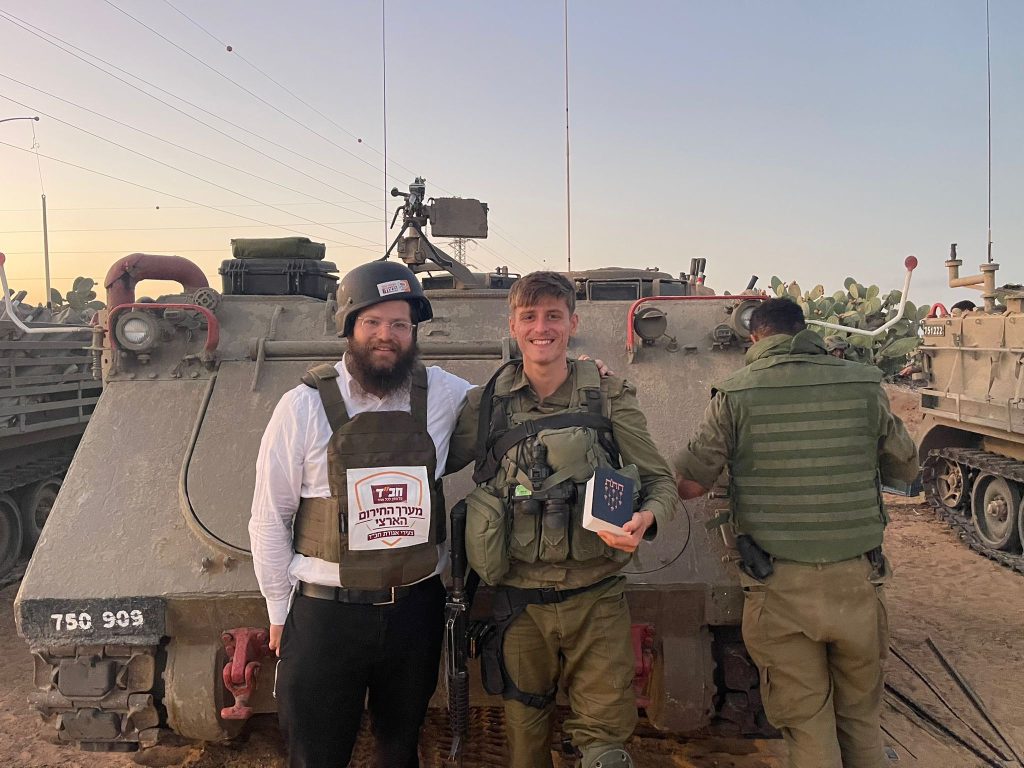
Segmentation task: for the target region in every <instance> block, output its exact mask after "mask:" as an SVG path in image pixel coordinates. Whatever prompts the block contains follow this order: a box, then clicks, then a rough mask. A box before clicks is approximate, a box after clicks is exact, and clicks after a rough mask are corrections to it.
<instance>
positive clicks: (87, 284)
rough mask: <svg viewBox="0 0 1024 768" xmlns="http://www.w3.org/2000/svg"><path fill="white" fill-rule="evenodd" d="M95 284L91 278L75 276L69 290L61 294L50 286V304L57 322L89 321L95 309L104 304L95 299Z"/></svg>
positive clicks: (100, 307)
mask: <svg viewBox="0 0 1024 768" xmlns="http://www.w3.org/2000/svg"><path fill="white" fill-rule="evenodd" d="M95 285H96V281H95V280H93V279H92V278H89V277H76V278H75V282H74V283H73V284H72V286H71V290H70V291H68V292H67V293H66V294H65V295H63V296H61V294H60V291H58V290H57V289H56V288H51V289H50V306H52V307H53V314H54V319H55V320H56V321H57V322H84V323H87V322H89V320H91V319H92V316H93V315H94V314H96V312H97V310H100V309H103V307H104V306H105V305H104V303H103V302H102V301H98V300H97V299H96V291H94V290H93V286H95Z"/></svg>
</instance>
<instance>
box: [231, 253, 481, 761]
mask: <svg viewBox="0 0 1024 768" xmlns="http://www.w3.org/2000/svg"><path fill="white" fill-rule="evenodd" d="M431 316H432V311H431V308H430V303H429V302H428V301H427V299H426V297H425V296H424V295H423V290H422V288H421V287H420V284H419V281H418V280H417V279H416V277H415V276H414V275H413V273H412V272H411V271H410V270H409V268H408V267H406V266H405V265H404V264H397V263H394V262H388V261H375V262H371V263H369V264H363V265H361V266H359V267H356V268H355V269H353V270H352V271H350V272H349V273H348V274H347V275H345V277H344V279H343V280H342V281H341V285H340V286H339V288H338V314H337V326H338V333H339V335H341V336H344V337H346V338H347V339H348V342H349V345H348V351H347V352H346V353H345V355H344V357H343V358H342V360H341V361H340V362H338V363H337V364H335V365H329V364H328V365H321V366H316V367H314V368H312V369H311V370H310V371H309V373H307V375H306V376H304V377H303V379H302V382H303V383H301V384H299V385H298V386H297V387H295V389H292V390H291V391H289V392H287V393H285V395H284V396H283V397H282V398H281V401H280V402H279V403H278V405H277V407H276V408H275V410H274V413H273V416H271V419H270V423H269V424H268V426H267V430H266V432H265V433H264V435H263V441H262V443H261V445H260V451H259V458H258V460H257V466H256V486H255V494H254V497H253V504H252V518H251V520H250V523H249V536H250V540H251V542H252V554H253V565H254V567H255V570H256V577H257V579H258V580H259V584H260V589H261V591H262V592H263V596H264V597H265V598H266V601H267V612H268V613H269V616H270V647H271V648H272V649H274V650H275V651H277V653H278V655H279V656H280V661H279V662H278V669H277V687H276V693H277V702H278V712H279V717H280V720H281V725H282V729H283V731H284V733H285V736H286V740H287V743H288V750H289V758H290V765H291V766H293V767H299V766H301V767H303V768H306V767H313V766H344V765H348V762H349V759H350V756H351V754H352V747H353V745H354V744H355V739H356V734H357V732H358V730H359V723H360V719H361V717H362V713H363V709H364V703H366V702H367V693H369V698H368V706H369V711H370V716H371V720H372V723H373V733H374V737H375V739H376V749H377V762H376V765H377V766H378V768H415V766H417V765H418V764H419V762H418V758H417V743H418V740H419V731H420V726H421V725H422V723H423V718H424V716H425V714H426V708H427V703H428V702H429V700H430V697H431V695H432V694H433V692H434V688H435V687H436V684H437V672H438V665H439V661H440V651H441V637H442V631H443V611H444V599H445V598H444V587H443V585H442V583H441V578H440V574H441V572H442V571H443V569H444V568H445V567H446V565H447V551H446V549H445V548H444V546H443V543H444V541H445V535H446V525H445V518H446V509H445V504H444V498H443V496H442V494H441V483H440V477H441V474H442V473H443V471H444V466H445V462H446V459H447V454H448V445H449V441H450V439H451V435H452V432H453V431H454V429H455V423H456V415H457V414H458V412H459V408H460V407H461V405H462V403H463V402H464V400H465V396H466V393H467V391H468V390H469V389H470V386H471V385H470V384H469V383H467V382H466V381H463V380H462V379H460V378H458V377H457V376H453V375H451V374H449V373H446V372H445V371H443V370H441V369H440V368H436V367H431V368H425V367H424V366H423V365H422V364H420V363H419V361H418V360H417V348H416V336H415V330H416V324H417V323H419V322H422V321H425V320H429V319H430V318H431Z"/></svg>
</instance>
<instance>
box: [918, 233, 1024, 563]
mask: <svg viewBox="0 0 1024 768" xmlns="http://www.w3.org/2000/svg"><path fill="white" fill-rule="evenodd" d="M962 265H963V261H962V260H961V259H959V258H957V254H956V245H955V244H954V245H953V246H952V247H951V248H950V257H949V259H948V260H947V261H946V268H947V269H948V271H949V286H950V287H951V288H973V289H976V290H979V291H981V305H980V306H975V304H974V302H971V301H967V302H958V304H954V305H953V307H951V308H950V310H947V309H946V308H945V307H944V306H943V305H941V304H936V305H934V306H933V307H932V309H931V312H930V313H929V315H928V317H927V318H926V319H925V320H924V322H923V324H922V329H923V334H924V341H923V345H922V347H921V350H920V361H921V362H920V366H921V371H920V373H918V374H917V375H916V377H917V378H918V379H919V380H920V381H922V383H923V384H924V388H922V389H921V410H922V412H923V413H924V427H925V432H924V436H923V437H922V439H921V446H920V455H921V462H922V467H923V469H922V479H923V482H924V486H925V490H926V492H927V494H928V500H929V502H930V503H931V504H932V505H933V506H934V507H935V509H936V510H937V511H938V513H939V514H940V515H941V516H942V517H944V518H945V519H946V520H947V521H949V523H950V524H951V525H953V527H954V528H956V529H957V530H958V531H959V532H960V534H961V538H963V539H964V541H966V542H967V543H968V544H969V545H970V546H971V548H972V549H974V550H976V551H978V552H980V553H981V554H983V555H986V556H987V557H989V558H991V559H993V560H995V561H997V562H1000V563H1002V564H1003V565H1006V566H1008V567H1010V568H1013V569H1015V570H1017V571H1019V572H1021V573H1024V556H1022V555H1021V529H1022V526H1024V505H1022V494H1024V370H1022V361H1024V287H1022V286H1020V285H1004V286H1002V287H997V286H996V272H997V271H998V269H999V265H998V264H993V263H991V262H988V263H985V264H982V265H981V267H980V269H979V273H978V274H976V275H971V276H961V275H960V267H961V266H962Z"/></svg>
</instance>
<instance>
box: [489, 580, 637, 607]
mask: <svg viewBox="0 0 1024 768" xmlns="http://www.w3.org/2000/svg"><path fill="white" fill-rule="evenodd" d="M620 578H621V577H620V576H619V575H617V574H616V575H612V576H607V577H605V578H603V579H601V580H600V581H596V582H594V583H593V584H588V585H587V586H585V587H576V588H575V589H556V588H555V587H533V588H529V587H527V588H523V587H498V588H497V589H496V590H495V593H496V594H504V595H507V596H508V599H509V602H510V603H511V604H512V605H516V604H522V605H554V604H556V603H564V602H565V601H566V600H568V599H569V598H570V597H575V596H576V595H582V594H583V593H584V592H589V591H590V590H592V589H598V588H599V587H604V586H607V585H608V584H611V583H612V582H613V581H618V580H619V579H620Z"/></svg>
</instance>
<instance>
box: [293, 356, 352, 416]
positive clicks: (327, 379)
mask: <svg viewBox="0 0 1024 768" xmlns="http://www.w3.org/2000/svg"><path fill="white" fill-rule="evenodd" d="M337 378H338V370H337V369H336V368H335V367H334V366H333V365H330V364H329V363H324V364H322V365H315V366H313V367H312V368H310V369H309V370H308V371H306V373H305V375H303V377H302V383H303V384H305V385H306V386H307V387H316V390H317V392H319V393H320V402H321V403H322V404H323V406H324V412H325V413H326V414H327V422H328V423H329V424H330V425H331V430H332V431H333V432H337V431H338V430H339V429H341V428H342V427H343V426H345V424H346V423H347V422H348V410H347V409H346V408H345V399H344V398H343V397H342V396H341V389H339V387H338V382H337V381H335V379H337Z"/></svg>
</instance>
